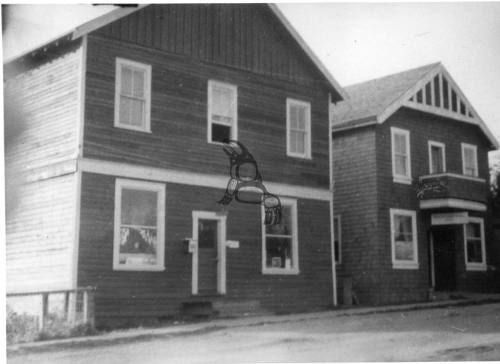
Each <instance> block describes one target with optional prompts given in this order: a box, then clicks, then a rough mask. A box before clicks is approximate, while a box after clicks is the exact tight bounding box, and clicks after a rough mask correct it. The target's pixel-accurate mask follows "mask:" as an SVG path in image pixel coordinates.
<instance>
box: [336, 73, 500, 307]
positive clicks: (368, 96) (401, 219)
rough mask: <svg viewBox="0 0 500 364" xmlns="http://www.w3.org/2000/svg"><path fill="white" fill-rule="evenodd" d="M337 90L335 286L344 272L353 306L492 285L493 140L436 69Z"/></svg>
mask: <svg viewBox="0 0 500 364" xmlns="http://www.w3.org/2000/svg"><path fill="white" fill-rule="evenodd" d="M346 92H347V93H348V95H349V99H348V101H346V102H341V103H340V104H338V105H337V108H336V109H335V110H334V116H333V123H332V126H333V134H332V135H333V175H334V181H335V190H334V197H335V199H334V201H335V203H334V205H335V207H334V209H335V216H336V220H335V221H336V222H337V227H338V231H339V232H341V244H340V245H341V259H340V260H341V263H340V264H339V265H338V276H339V285H340V286H341V285H342V283H341V281H342V280H345V279H346V278H348V279H350V280H352V286H353V291H354V293H355V295H356V297H357V299H358V301H359V302H360V303H361V304H386V303H400V302H408V301H422V300H426V299H427V298H428V293H429V291H431V292H433V291H446V292H456V291H488V290H492V289H497V287H498V284H495V282H494V280H495V272H496V271H497V270H498V264H499V262H496V261H494V254H491V253H492V252H493V251H495V246H498V244H499V243H500V242H499V241H497V240H495V239H494V238H493V236H492V234H491V233H490V231H489V229H488V226H489V225H490V222H489V221H488V219H487V205H488V203H487V197H488V187H489V172H488V151H490V150H492V149H496V148H498V142H497V141H496V139H495V138H494V137H493V136H492V134H491V132H490V131H489V130H488V128H487V127H486V125H485V124H484V122H483V121H482V120H481V118H480V117H479V115H478V114H477V113H476V111H475V110H474V108H473V107H472V105H471V104H470V103H469V102H468V101H467V99H466V97H465V96H464V94H463V93H462V92H461V91H460V88H459V87H458V85H457V84H456V83H455V82H454V81H453V79H452V78H451V76H450V75H449V73H448V72H447V71H446V69H445V68H444V67H443V66H442V65H441V64H439V63H437V64H431V65H428V66H424V67H421V68H417V69H413V70H410V71H406V72H402V73H398V74H395V75H391V76H387V77H383V78H380V79H376V80H372V81H368V82H364V83H360V84H356V85H352V86H347V87H346ZM339 235H340V233H339ZM495 266H496V269H495Z"/></svg>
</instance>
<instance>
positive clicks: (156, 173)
mask: <svg viewBox="0 0 500 364" xmlns="http://www.w3.org/2000/svg"><path fill="white" fill-rule="evenodd" d="M78 170H79V171H82V172H88V173H97V174H105V175H112V176H117V177H127V178H136V179H143V180H152V181H161V182H170V183H178V184H183V185H190V186H202V187H211V188H219V189H221V190H223V189H225V188H226V186H227V179H228V177H227V176H225V175H219V174H213V175H212V174H203V173H195V172H188V171H180V170H174V169H163V168H156V167H146V166H138V165H134V164H130V163H121V162H111V161H100V160H95V159H88V158H80V159H78ZM265 185H266V187H267V189H268V190H269V191H270V192H271V193H274V194H277V195H279V196H291V197H297V198H305V199H311V200H320V201H330V198H331V197H330V195H331V193H330V191H329V190H328V189H322V188H315V187H304V186H297V185H290V184H285V183H277V182H268V181H265Z"/></svg>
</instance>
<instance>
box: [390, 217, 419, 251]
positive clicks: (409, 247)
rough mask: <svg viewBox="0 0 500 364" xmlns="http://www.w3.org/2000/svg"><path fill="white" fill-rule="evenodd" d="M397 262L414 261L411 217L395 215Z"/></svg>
mask: <svg viewBox="0 0 500 364" xmlns="http://www.w3.org/2000/svg"><path fill="white" fill-rule="evenodd" d="M394 230H395V231H394V244H395V256H396V260H413V258H414V257H413V231H412V220H411V217H410V216H404V215H394Z"/></svg>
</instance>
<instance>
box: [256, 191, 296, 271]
mask: <svg viewBox="0 0 500 364" xmlns="http://www.w3.org/2000/svg"><path fill="white" fill-rule="evenodd" d="M281 206H282V210H281V212H282V216H281V222H280V223H279V224H278V225H264V224H263V225H262V272H263V273H264V274H298V273H299V259H298V254H299V251H298V236H297V201H296V200H289V199H284V198H282V199H281ZM264 214H265V211H264V207H262V217H263V218H262V221H264Z"/></svg>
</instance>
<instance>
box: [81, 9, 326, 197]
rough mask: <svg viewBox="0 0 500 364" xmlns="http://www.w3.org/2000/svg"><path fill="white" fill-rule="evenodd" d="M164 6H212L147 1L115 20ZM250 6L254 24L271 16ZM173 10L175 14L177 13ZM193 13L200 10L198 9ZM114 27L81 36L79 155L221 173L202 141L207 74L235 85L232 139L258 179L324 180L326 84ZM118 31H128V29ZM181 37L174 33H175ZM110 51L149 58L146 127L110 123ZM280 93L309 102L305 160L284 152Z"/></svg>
mask: <svg viewBox="0 0 500 364" xmlns="http://www.w3.org/2000/svg"><path fill="white" fill-rule="evenodd" d="M171 7H173V8H175V9H183V10H182V12H185V11H186V12H188V11H190V12H192V13H193V14H192V15H193V16H194V14H195V13H196V12H198V11H200V12H201V11H202V10H203V11H205V10H207V9H212V6H204V5H200V6H193V7H190V6H185V8H186V9H189V10H186V9H184V7H180V6H154V7H151V8H146V9H144V10H141V11H139V12H138V13H137V14H135V15H134V18H131V17H127V18H125V19H123V20H121V21H120V22H119V24H121V25H120V27H122V26H123V27H125V28H126V29H128V26H131V25H130V24H129V23H133V22H134V21H135V20H133V19H135V18H140V17H143V16H146V14H150V13H151V14H156V13H158V12H160V13H162V14H163V10H162V9H166V10H165V12H167V13H168V12H169V11H171V10H169V9H171ZM213 8H214V9H218V10H217V11H212V10H210V12H209V13H210V14H213V16H222V15H221V14H226V13H227V11H229V10H227V9H231V11H240V9H239V7H238V6H228V7H227V9H226V7H224V6H215V5H214V6H213ZM243 8H246V6H243ZM250 8H251V9H253V7H250ZM147 9H151V10H147ZM196 9H198V10H196ZM222 9H225V10H222ZM235 9H236V10H235ZM256 9H260V6H256ZM146 10H147V11H146ZM172 11H173V10H172ZM176 11H177V10H176ZM178 11H181V10H178ZM241 11H242V10H241ZM252 11H254V12H255V14H256V15H253V17H254V20H255V21H256V23H255V24H260V22H262V23H263V24H264V23H265V24H267V23H272V24H274V23H273V20H272V19H271V20H270V19H268V17H270V15H269V14H268V15H266V16H265V14H264V13H265V12H261V11H260V10H259V11H257V10H252ZM261 13H262V14H261ZM183 14H184V13H183ZM177 15H178V16H179V19H184V18H183V17H180V15H179V14H177ZM199 15H200V17H201V14H199ZM168 16H170V15H168ZM183 16H184V15H183ZM225 16H226V15H224V17H225ZM176 19H177V18H176ZM210 19H212V18H210ZM233 19H234V21H233V22H231V23H230V24H233V25H232V26H234V27H237V26H239V25H238V24H240V23H245V22H249V19H248V18H247V17H236V18H233ZM252 19H253V18H252ZM256 19H260V20H258V21H257V20H256ZM137 21H138V20H137ZM210 21H213V20H210ZM216 23H217V24H218V23H219V22H216ZM116 24H118V23H113V24H112V25H110V26H109V27H108V28H109V29H115V28H116V29H118V28H117V25H116ZM145 24H146V23H145ZM161 24H162V25H161V27H163V28H161V29H162V31H163V30H164V29H165V27H167V29H168V30H167V32H166V34H168V37H170V36H173V34H177V33H176V32H174V31H173V30H172V29H177V28H179V27H188V25H187V23H185V22H184V21H180V20H179V21H178V22H177V23H174V24H172V23H171V22H167V23H164V22H161ZM189 24H191V23H189ZM174 25H175V26H174ZM191 25H192V24H191ZM191 25H189V27H191ZM155 27H156V25H155ZM169 27H171V28H172V29H171V28H169ZM228 27H229V26H228ZM257 28H258V27H256V29H257ZM116 29H115V30H112V31H111V33H109V31H108V30H106V29H103V30H102V31H100V32H99V33H98V35H90V36H89V39H88V59H87V82H86V105H85V108H86V109H85V110H86V113H85V115H86V116H85V132H84V136H85V140H84V151H83V154H84V156H85V157H88V158H96V159H105V160H113V161H120V162H128V163H134V164H140V165H145V166H154V167H160V168H168V169H179V170H189V171H196V172H200V173H207V174H213V173H216V174H221V175H225V174H227V171H228V160H227V157H226V155H225V154H224V153H223V152H222V149H221V147H220V145H215V144H209V143H208V142H207V83H208V80H209V79H214V80H219V81H223V82H228V83H231V84H234V85H236V86H237V87H238V140H240V141H241V142H243V143H244V144H245V145H246V146H247V147H248V149H249V150H250V151H251V153H252V154H253V155H254V157H255V158H256V160H257V162H258V164H259V167H260V168H261V170H262V173H263V176H264V181H266V180H268V181H275V182H286V183H288V184H297V185H304V186H312V187H321V188H328V185H329V170H328V168H329V166H328V163H329V158H328V94H327V89H326V88H322V87H317V84H316V85H307V84H304V83H299V82H295V81H294V80H292V79H286V78H280V77H274V76H272V75H271V76H272V77H270V74H265V73H259V72H256V71H254V70H252V69H244V68H236V67H230V66H228V65H225V64H224V63H223V62H221V63H220V64H216V63H212V62H208V61H204V60H201V59H199V58H196V57H194V56H193V55H192V54H187V55H186V54H179V53H175V52H174V51H171V50H170V48H167V49H166V50H165V49H163V48H161V47H159V48H154V47H153V46H154V44H156V41H155V40H154V39H153V40H152V42H153V43H152V44H153V46H152V45H151V44H150V43H148V41H146V40H144V39H142V38H141V39H139V40H137V41H135V42H131V41H130V40H129V39H128V38H126V39H123V40H122V39H121V37H118V36H117V35H118V33H116V32H117V30H116ZM120 29H122V28H120ZM182 29H184V28H182ZM194 29H198V35H199V36H202V35H203V36H207V37H208V36H209V34H211V33H210V32H206V31H202V30H200V29H199V27H197V26H195V28H194ZM262 29H263V28H262ZM265 29H267V28H265ZM280 29H281V28H280V27H276V29H275V30H269V32H268V33H266V34H268V37H271V38H272V37H274V36H275V35H273V34H274V33H279V32H280V31H281V30H280ZM121 32H122V33H123V32H125V33H127V34H128V30H126V31H125V30H121ZM115 33H116V34H115ZM122 33H120V34H122ZM113 34H115V35H116V37H115V36H113ZM155 34H156V33H155ZM178 34H182V33H178ZM181 38H182V37H180V36H179V39H181ZM162 39H163V38H162ZM169 39H170V38H169ZM175 39H177V38H175ZM182 39H184V38H182ZM163 41H164V40H162V42H163ZM162 44H163V43H162ZM283 44H287V42H285V43H283ZM220 47H222V48H221V49H222V50H221V52H223V53H225V54H226V53H229V52H230V51H231V50H230V49H231V46H229V45H227V44H225V43H222V44H220ZM280 47H281V46H280ZM287 47H289V46H287ZM290 48H291V49H292V51H293V52H292V53H291V54H292V55H291V56H290V57H289V58H292V59H300V58H301V54H300V52H299V51H298V50H297V49H295V47H290ZM287 49H288V48H287ZM252 52H253V51H252ZM290 52H291V51H290ZM181 53H182V52H181ZM287 54H288V53H287ZM253 56H254V53H248V52H247V53H245V57H237V58H238V59H240V58H241V59H243V58H245V59H246V58H249V57H253ZM116 57H123V58H127V59H131V60H133V61H138V62H142V63H146V64H150V65H152V99H151V131H152V132H151V133H143V132H135V131H130V130H126V129H120V128H115V127H113V118H114V92H115V76H114V73H115V59H116ZM287 57H288V56H287ZM287 97H290V98H295V99H299V100H304V101H309V102H311V107H312V159H310V160H308V159H300V158H292V157H288V156H287V155H286V98H287ZM276 192H278V193H279V191H276Z"/></svg>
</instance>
